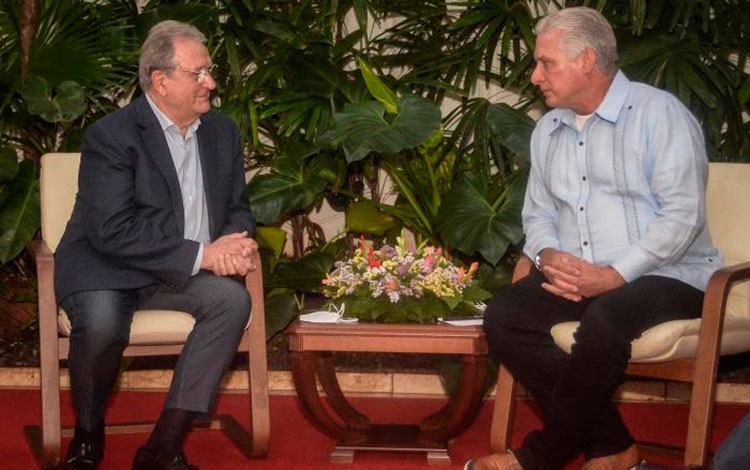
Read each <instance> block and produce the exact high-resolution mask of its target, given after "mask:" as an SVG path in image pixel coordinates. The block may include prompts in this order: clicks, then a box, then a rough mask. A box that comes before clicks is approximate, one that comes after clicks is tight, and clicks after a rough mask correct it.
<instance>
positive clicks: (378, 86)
mask: <svg viewBox="0 0 750 470" xmlns="http://www.w3.org/2000/svg"><path fill="white" fill-rule="evenodd" d="M359 68H360V69H362V77H364V79H365V84H366V85H367V89H368V90H370V93H372V96H373V97H375V99H376V100H378V101H380V102H381V103H383V106H385V112H387V113H391V114H394V113H397V112H398V97H397V96H396V93H395V92H394V91H393V90H391V89H390V88H388V85H386V84H385V83H383V80H381V79H380V77H378V76H377V75H376V74H375V72H373V71H372V69H371V68H370V66H369V65H367V62H365V60H364V59H362V58H360V59H359Z"/></svg>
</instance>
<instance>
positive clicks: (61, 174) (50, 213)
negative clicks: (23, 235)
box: [39, 153, 81, 253]
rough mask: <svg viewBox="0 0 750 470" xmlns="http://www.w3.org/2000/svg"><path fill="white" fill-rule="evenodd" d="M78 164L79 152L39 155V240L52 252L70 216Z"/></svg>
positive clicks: (76, 184) (75, 190) (79, 159)
mask: <svg viewBox="0 0 750 470" xmlns="http://www.w3.org/2000/svg"><path fill="white" fill-rule="evenodd" d="M80 165H81V154H80V153H48V154H45V155H44V156H42V169H41V172H40V175H39V197H40V202H41V207H42V239H43V240H44V241H45V242H46V243H47V246H49V248H50V250H52V252H53V253H54V251H55V250H56V249H57V245H58V244H59V243H60V239H61V238H62V236H63V232H65V226H66V225H67V224H68V220H69V219H70V215H71V214H72V213H73V204H75V201H76V194H78V167H79V166H80Z"/></svg>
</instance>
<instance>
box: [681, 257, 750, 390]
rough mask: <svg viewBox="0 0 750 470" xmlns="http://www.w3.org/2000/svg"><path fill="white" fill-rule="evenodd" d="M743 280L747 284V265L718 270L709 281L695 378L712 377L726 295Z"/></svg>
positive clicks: (719, 348)
mask: <svg viewBox="0 0 750 470" xmlns="http://www.w3.org/2000/svg"><path fill="white" fill-rule="evenodd" d="M745 280H750V262H747V263H740V264H735V265H733V266H727V267H725V268H722V269H719V270H717V271H716V272H714V273H713V275H711V278H710V279H709V280H708V286H707V287H706V294H705V296H704V298H703V313H702V316H701V327H700V333H699V337H698V351H697V352H696V370H695V376H696V377H708V376H709V375H710V374H714V373H715V371H716V368H717V366H718V362H719V351H720V350H721V334H722V329H723V327H724V317H725V315H726V308H727V298H728V296H729V291H730V290H731V289H732V286H733V285H734V284H736V283H737V282H741V281H745ZM706 374H709V375H706Z"/></svg>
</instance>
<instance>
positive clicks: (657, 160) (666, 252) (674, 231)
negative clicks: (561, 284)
mask: <svg viewBox="0 0 750 470" xmlns="http://www.w3.org/2000/svg"><path fill="white" fill-rule="evenodd" d="M707 178H708V161H707V159H706V151H705V143H704V141H703V134H702V132H701V129H700V126H699V125H698V123H697V121H696V120H695V118H694V117H693V116H692V115H691V114H690V112H689V111H688V110H687V109H686V108H685V107H684V106H683V105H682V103H680V101H679V100H678V99H677V98H675V97H674V96H672V95H671V94H669V93H667V92H665V91H662V90H659V89H656V88H653V87H650V86H648V85H644V84H642V83H635V82H631V81H629V80H628V79H627V78H626V77H625V75H624V74H623V73H622V72H621V71H620V72H618V73H617V75H616V76H615V78H614V81H613V82H612V84H611V86H610V88H609V90H608V92H607V95H606V96H605V98H604V100H603V101H602V103H601V104H600V105H599V107H598V108H597V109H596V111H595V113H594V115H592V116H591V117H590V118H589V119H588V120H587V121H586V123H585V125H584V126H583V129H581V130H580V131H579V130H578V129H577V127H576V119H575V113H574V112H573V111H572V110H569V109H554V110H552V111H550V112H549V113H547V114H545V115H544V116H543V117H542V118H541V119H540V120H539V122H538V123H537V126H536V128H535V129H534V132H533V134H532V137H531V174H530V176H529V183H528V186H527V189H526V199H525V202H524V207H523V227H524V233H525V234H526V245H525V246H524V253H525V254H526V255H527V256H529V257H530V258H531V259H534V257H535V256H536V254H537V253H539V252H540V251H541V250H542V249H544V248H554V249H557V250H562V251H565V252H567V253H570V254H573V255H575V256H578V257H580V258H582V259H584V260H586V261H588V262H589V263H593V264H597V265H600V266H612V267H613V268H614V269H616V270H617V272H618V273H620V275H621V276H622V277H623V278H624V279H625V280H626V281H632V280H634V279H636V278H638V277H640V276H643V275H646V274H650V275H660V276H666V277H670V278H674V279H679V280H681V281H683V282H685V283H687V284H689V285H691V286H693V287H695V288H697V289H700V290H705V289H706V284H707V283H708V278H709V277H710V276H711V274H712V273H713V272H714V271H715V270H716V269H718V268H720V267H722V266H723V264H724V261H723V258H722V256H721V254H720V253H719V251H718V250H717V249H716V248H714V246H713V244H712V242H711V237H710V235H709V232H708V227H707V225H706V181H707Z"/></svg>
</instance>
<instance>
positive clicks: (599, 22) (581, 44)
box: [534, 7, 618, 76]
mask: <svg viewBox="0 0 750 470" xmlns="http://www.w3.org/2000/svg"><path fill="white" fill-rule="evenodd" d="M534 31H535V32H536V35H537V36H539V35H540V34H542V33H546V32H548V31H562V36H561V37H560V48H561V49H562V51H563V52H565V55H566V56H567V57H568V58H569V59H573V58H575V57H577V56H578V54H580V53H581V52H583V51H584V50H585V49H593V50H594V52H595V53H596V65H597V67H598V68H599V70H600V71H601V72H603V73H605V74H607V75H609V76H614V75H615V74H616V73H617V69H618V67H617V40H616V39H615V33H614V31H613V30H612V26H611V25H610V24H609V22H608V21H607V19H606V18H604V16H602V14H601V13H599V12H598V11H596V10H594V9H593V8H587V7H573V8H564V9H562V10H559V11H556V12H554V13H550V14H549V15H547V16H545V17H544V18H542V19H541V20H539V22H538V23H537V25H536V28H535V30H534Z"/></svg>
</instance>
